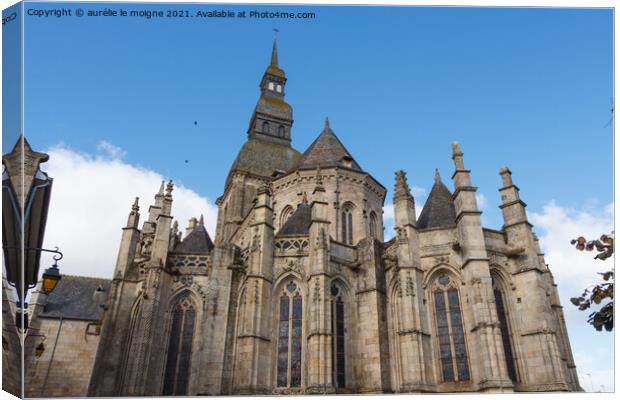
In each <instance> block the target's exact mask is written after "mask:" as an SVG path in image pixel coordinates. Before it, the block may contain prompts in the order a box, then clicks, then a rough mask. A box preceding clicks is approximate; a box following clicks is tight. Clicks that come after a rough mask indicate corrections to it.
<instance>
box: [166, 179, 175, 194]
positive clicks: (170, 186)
mask: <svg viewBox="0 0 620 400" xmlns="http://www.w3.org/2000/svg"><path fill="white" fill-rule="evenodd" d="M173 190H174V183H172V179H171V180H169V181H168V184H167V185H166V196H172V191H173Z"/></svg>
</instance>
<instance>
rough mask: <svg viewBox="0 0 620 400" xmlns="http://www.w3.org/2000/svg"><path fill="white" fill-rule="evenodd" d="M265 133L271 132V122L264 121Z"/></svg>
mask: <svg viewBox="0 0 620 400" xmlns="http://www.w3.org/2000/svg"><path fill="white" fill-rule="evenodd" d="M263 133H269V122H267V121H265V122H263Z"/></svg>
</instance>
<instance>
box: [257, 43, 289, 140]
mask: <svg viewBox="0 0 620 400" xmlns="http://www.w3.org/2000/svg"><path fill="white" fill-rule="evenodd" d="M285 85H286V75H285V73H284V71H283V70H282V69H280V67H279V66H278V38H277V36H276V37H275V38H274V40H273V48H272V49H271V63H270V64H269V67H267V70H266V71H265V74H264V75H263V79H261V82H260V85H259V87H260V98H259V99H258V103H257V104H256V108H255V109H254V113H253V114H252V118H251V119H250V126H249V127H248V138H256V139H262V140H266V141H270V142H273V143H277V144H282V145H285V146H286V145H289V146H290V142H291V126H292V125H293V109H292V108H291V106H290V105H288V103H287V102H286V101H285V100H284V86H285Z"/></svg>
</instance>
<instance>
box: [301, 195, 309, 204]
mask: <svg viewBox="0 0 620 400" xmlns="http://www.w3.org/2000/svg"><path fill="white" fill-rule="evenodd" d="M301 204H308V194H307V193H306V192H303V193H302V195H301Z"/></svg>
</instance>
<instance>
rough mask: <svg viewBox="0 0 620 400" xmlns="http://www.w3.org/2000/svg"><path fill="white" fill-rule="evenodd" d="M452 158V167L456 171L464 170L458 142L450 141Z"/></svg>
mask: <svg viewBox="0 0 620 400" xmlns="http://www.w3.org/2000/svg"><path fill="white" fill-rule="evenodd" d="M452 159H453V160H454V167H455V168H456V170H457V171H459V170H464V169H465V164H463V152H462V151H461V147H460V146H459V142H456V141H455V142H452Z"/></svg>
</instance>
